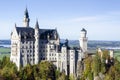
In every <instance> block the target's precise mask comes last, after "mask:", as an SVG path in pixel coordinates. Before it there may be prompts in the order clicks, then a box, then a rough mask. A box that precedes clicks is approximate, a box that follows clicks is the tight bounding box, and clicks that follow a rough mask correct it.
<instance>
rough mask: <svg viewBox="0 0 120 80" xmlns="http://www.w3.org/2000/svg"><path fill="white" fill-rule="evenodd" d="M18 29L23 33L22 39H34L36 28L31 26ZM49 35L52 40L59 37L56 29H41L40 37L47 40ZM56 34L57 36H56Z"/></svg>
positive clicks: (19, 32) (18, 31)
mask: <svg viewBox="0 0 120 80" xmlns="http://www.w3.org/2000/svg"><path fill="white" fill-rule="evenodd" d="M16 31H17V33H18V34H20V35H21V39H25V38H26V39H34V28H31V27H16ZM48 35H49V39H50V40H55V39H56V38H58V34H57V32H56V29H39V36H40V39H44V40H47V39H48V38H47V36H48ZM55 36H56V37H55Z"/></svg>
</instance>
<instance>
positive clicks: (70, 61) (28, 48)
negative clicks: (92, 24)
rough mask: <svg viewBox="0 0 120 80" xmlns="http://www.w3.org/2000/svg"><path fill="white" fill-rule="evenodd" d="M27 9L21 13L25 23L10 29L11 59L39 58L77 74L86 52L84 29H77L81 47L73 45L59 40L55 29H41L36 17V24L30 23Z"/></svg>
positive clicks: (32, 61) (19, 61)
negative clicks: (31, 24) (30, 24)
mask: <svg viewBox="0 0 120 80" xmlns="http://www.w3.org/2000/svg"><path fill="white" fill-rule="evenodd" d="M29 22H30V18H29V13H28V10H27V9H26V10H25V13H24V27H18V26H17V25H16V24H15V27H14V29H13V31H12V33H11V56H10V60H11V61H12V62H14V63H15V64H16V66H17V67H18V70H19V69H20V66H23V67H24V66H26V65H27V64H31V65H34V64H38V63H39V62H41V61H50V62H52V63H53V64H54V65H55V66H56V68H57V69H58V70H60V71H61V72H62V71H64V72H65V74H66V75H68V74H73V75H76V74H77V68H78V63H79V62H80V61H82V59H84V57H85V55H84V54H85V53H86V52H87V41H88V38H87V37H86V34H87V31H86V30H85V29H84V28H83V29H82V30H81V33H80V39H79V42H80V47H78V48H77V47H76V48H72V47H70V46H69V44H68V43H69V41H68V40H67V39H66V41H65V42H64V43H61V42H60V37H59V34H58V32H57V29H41V28H40V27H39V23H38V21H36V24H35V27H34V28H32V27H30V26H29Z"/></svg>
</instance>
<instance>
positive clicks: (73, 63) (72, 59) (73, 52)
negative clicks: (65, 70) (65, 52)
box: [69, 50, 75, 74]
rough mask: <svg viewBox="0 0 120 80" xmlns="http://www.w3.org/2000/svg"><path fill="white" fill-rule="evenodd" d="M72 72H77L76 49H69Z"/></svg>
mask: <svg viewBox="0 0 120 80" xmlns="http://www.w3.org/2000/svg"><path fill="white" fill-rule="evenodd" d="M69 55H70V58H69V59H70V74H75V50H69Z"/></svg>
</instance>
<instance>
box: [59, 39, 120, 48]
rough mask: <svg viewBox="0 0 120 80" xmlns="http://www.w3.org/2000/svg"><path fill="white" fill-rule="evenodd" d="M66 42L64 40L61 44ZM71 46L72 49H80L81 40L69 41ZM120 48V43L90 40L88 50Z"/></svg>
mask: <svg viewBox="0 0 120 80" xmlns="http://www.w3.org/2000/svg"><path fill="white" fill-rule="evenodd" d="M64 41H65V40H64V39H62V40H61V42H64ZM69 45H70V46H71V47H74V46H75V47H79V40H69ZM108 47H109V48H110V47H111V48H113V47H114V48H115V47H119V48H120V41H98V40H89V41H88V48H89V49H96V48H108Z"/></svg>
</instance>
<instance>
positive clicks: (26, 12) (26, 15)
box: [24, 8, 29, 18]
mask: <svg viewBox="0 0 120 80" xmlns="http://www.w3.org/2000/svg"><path fill="white" fill-rule="evenodd" d="M24 15H25V18H29V13H28V10H27V8H26V9H25V13H24Z"/></svg>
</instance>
